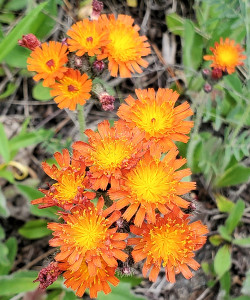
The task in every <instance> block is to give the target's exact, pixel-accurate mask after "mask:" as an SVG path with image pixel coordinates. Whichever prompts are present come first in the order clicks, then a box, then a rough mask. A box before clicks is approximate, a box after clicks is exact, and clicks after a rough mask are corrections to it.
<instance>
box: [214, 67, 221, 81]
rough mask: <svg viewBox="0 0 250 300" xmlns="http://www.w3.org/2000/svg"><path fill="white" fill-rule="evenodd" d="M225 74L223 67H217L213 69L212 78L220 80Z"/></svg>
mask: <svg viewBox="0 0 250 300" xmlns="http://www.w3.org/2000/svg"><path fill="white" fill-rule="evenodd" d="M222 76H223V73H222V71H221V69H218V68H215V69H213V70H212V74H211V78H212V79H213V80H219V79H220V78H221V77H222Z"/></svg>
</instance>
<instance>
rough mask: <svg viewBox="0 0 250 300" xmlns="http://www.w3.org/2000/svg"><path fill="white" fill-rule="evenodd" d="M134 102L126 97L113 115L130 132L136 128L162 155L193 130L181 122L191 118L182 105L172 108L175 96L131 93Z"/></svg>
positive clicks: (162, 92) (188, 123) (166, 91)
mask: <svg viewBox="0 0 250 300" xmlns="http://www.w3.org/2000/svg"><path fill="white" fill-rule="evenodd" d="M135 93H136V95H137V97H138V99H134V98H133V97H132V96H129V97H128V98H127V99H125V101H126V102H127V104H122V105H121V106H120V108H119V110H118V112H117V115H118V116H119V117H120V118H121V119H123V120H124V121H126V122H127V124H128V126H129V127H131V128H134V127H138V128H139V129H140V131H141V132H143V133H144V134H145V138H146V140H148V141H151V142H154V143H156V144H157V145H158V146H161V147H162V151H163V152H165V151H167V150H169V149H171V148H172V147H175V144H174V142H173V141H181V142H184V143H186V142H187V141H188V139H189V137H188V136H186V134H188V133H189V132H190V130H191V128H192V127H193V122H192V121H184V119H185V118H187V117H188V116H191V115H192V114H193V112H192V110H191V108H190V106H189V104H188V103H187V101H186V102H184V103H182V104H181V105H178V106H176V107H174V105H175V102H176V101H177V99H178V97H179V94H178V93H177V92H175V91H173V90H170V89H159V90H158V91H157V92H155V90H154V89H148V90H135Z"/></svg>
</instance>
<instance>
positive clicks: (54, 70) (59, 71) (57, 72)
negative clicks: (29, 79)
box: [27, 41, 68, 87]
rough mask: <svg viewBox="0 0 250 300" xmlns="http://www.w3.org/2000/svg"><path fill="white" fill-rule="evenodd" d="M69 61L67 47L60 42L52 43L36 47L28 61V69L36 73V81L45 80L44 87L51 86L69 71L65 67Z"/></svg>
mask: <svg viewBox="0 0 250 300" xmlns="http://www.w3.org/2000/svg"><path fill="white" fill-rule="evenodd" d="M67 61H68V57H67V46H66V45H63V44H62V43H59V42H54V41H50V42H49V43H43V44H42V45H41V47H36V48H35V50H34V51H32V52H31V54H30V57H29V58H28V59H27V63H28V66H27V69H28V70H29V71H35V72H36V73H37V74H36V75H35V76H34V77H33V79H34V80H35V81H38V80H40V79H44V81H43V86H47V87H49V86H51V85H52V84H54V83H55V80H56V79H60V78H62V77H63V74H64V73H65V72H66V71H67V68H66V67H65V66H64V65H65V64H66V63H67Z"/></svg>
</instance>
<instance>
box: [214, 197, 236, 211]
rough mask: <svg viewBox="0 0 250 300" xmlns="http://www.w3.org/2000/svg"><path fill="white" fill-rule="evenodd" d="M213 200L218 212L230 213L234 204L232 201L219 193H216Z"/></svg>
mask: <svg viewBox="0 0 250 300" xmlns="http://www.w3.org/2000/svg"><path fill="white" fill-rule="evenodd" d="M215 200H216V204H217V206H218V209H219V211H220V212H226V213H230V212H231V210H232V209H233V207H234V205H235V204H234V203H233V202H232V201H230V200H229V199H227V198H226V197H224V196H222V195H221V194H217V195H216V196H215Z"/></svg>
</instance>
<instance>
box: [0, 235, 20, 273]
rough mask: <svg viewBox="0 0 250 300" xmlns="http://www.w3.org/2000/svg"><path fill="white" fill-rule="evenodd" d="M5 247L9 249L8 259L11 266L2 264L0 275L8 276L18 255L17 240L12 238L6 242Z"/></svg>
mask: <svg viewBox="0 0 250 300" xmlns="http://www.w3.org/2000/svg"><path fill="white" fill-rule="evenodd" d="M5 246H6V247H7V248H8V255H7V258H8V260H9V264H8V265H7V266H5V265H1V264H0V275H7V274H8V273H9V272H10V270H11V269H12V266H13V263H14V261H15V258H16V254H17V240H16V238H14V237H10V238H9V239H8V240H7V241H6V242H5Z"/></svg>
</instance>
